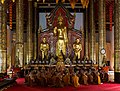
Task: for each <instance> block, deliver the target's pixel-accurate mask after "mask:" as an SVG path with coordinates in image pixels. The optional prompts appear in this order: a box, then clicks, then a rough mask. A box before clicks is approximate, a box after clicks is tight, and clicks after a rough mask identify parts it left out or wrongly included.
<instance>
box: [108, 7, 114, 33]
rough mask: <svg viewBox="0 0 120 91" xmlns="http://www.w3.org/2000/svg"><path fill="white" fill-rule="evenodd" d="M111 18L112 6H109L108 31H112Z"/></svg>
mask: <svg viewBox="0 0 120 91" xmlns="http://www.w3.org/2000/svg"><path fill="white" fill-rule="evenodd" d="M112 16H113V8H112V5H110V6H109V19H110V31H112Z"/></svg>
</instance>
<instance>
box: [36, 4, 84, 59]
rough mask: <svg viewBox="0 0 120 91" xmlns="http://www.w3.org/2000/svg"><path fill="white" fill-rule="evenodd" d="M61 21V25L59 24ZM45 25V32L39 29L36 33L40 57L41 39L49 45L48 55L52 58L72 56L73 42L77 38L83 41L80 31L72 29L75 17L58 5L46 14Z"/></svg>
mask: <svg viewBox="0 0 120 91" xmlns="http://www.w3.org/2000/svg"><path fill="white" fill-rule="evenodd" d="M61 20H62V24H60V22H61ZM46 23H47V28H46V31H43V30H42V28H40V29H39V33H38V47H39V48H38V52H39V55H40V56H41V52H40V44H41V43H42V40H43V38H46V40H47V43H48V44H49V51H48V54H50V55H52V56H60V55H62V54H63V55H65V57H68V56H74V50H73V44H74V42H75V40H76V39H77V38H79V39H80V41H83V39H82V31H81V30H79V31H75V29H74V23H75V15H72V14H71V13H70V12H69V11H68V10H67V9H66V8H65V7H64V6H63V5H62V4H58V5H57V6H56V8H55V9H53V10H52V11H51V12H50V14H49V15H48V14H46ZM61 27H62V28H61ZM60 29H61V30H62V31H61V30H60ZM63 31H64V33H63ZM62 33H63V34H62ZM81 44H82V45H84V42H81ZM59 49H60V50H59Z"/></svg>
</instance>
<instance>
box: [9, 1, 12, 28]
mask: <svg viewBox="0 0 120 91" xmlns="http://www.w3.org/2000/svg"><path fill="white" fill-rule="evenodd" d="M9 26H10V29H12V3H10V5H9Z"/></svg>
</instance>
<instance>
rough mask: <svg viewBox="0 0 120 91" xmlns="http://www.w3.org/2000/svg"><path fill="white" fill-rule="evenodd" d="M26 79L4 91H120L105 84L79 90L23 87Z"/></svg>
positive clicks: (116, 85) (81, 87) (18, 80)
mask: <svg viewBox="0 0 120 91" xmlns="http://www.w3.org/2000/svg"><path fill="white" fill-rule="evenodd" d="M23 82H24V78H20V79H17V83H18V84H17V85H15V86H13V87H10V88H8V89H7V90H4V91H120V84H115V83H105V84H101V85H88V86H84V85H80V87H79V88H74V87H64V88H49V87H47V88H40V87H28V86H25V85H23Z"/></svg>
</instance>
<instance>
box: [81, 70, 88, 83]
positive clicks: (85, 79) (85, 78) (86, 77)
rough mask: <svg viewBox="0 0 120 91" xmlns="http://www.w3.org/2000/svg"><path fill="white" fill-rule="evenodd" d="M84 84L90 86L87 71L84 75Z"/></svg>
mask: <svg viewBox="0 0 120 91" xmlns="http://www.w3.org/2000/svg"><path fill="white" fill-rule="evenodd" d="M82 79H83V84H85V85H88V76H87V75H86V71H85V72H84V73H83V75H82Z"/></svg>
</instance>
